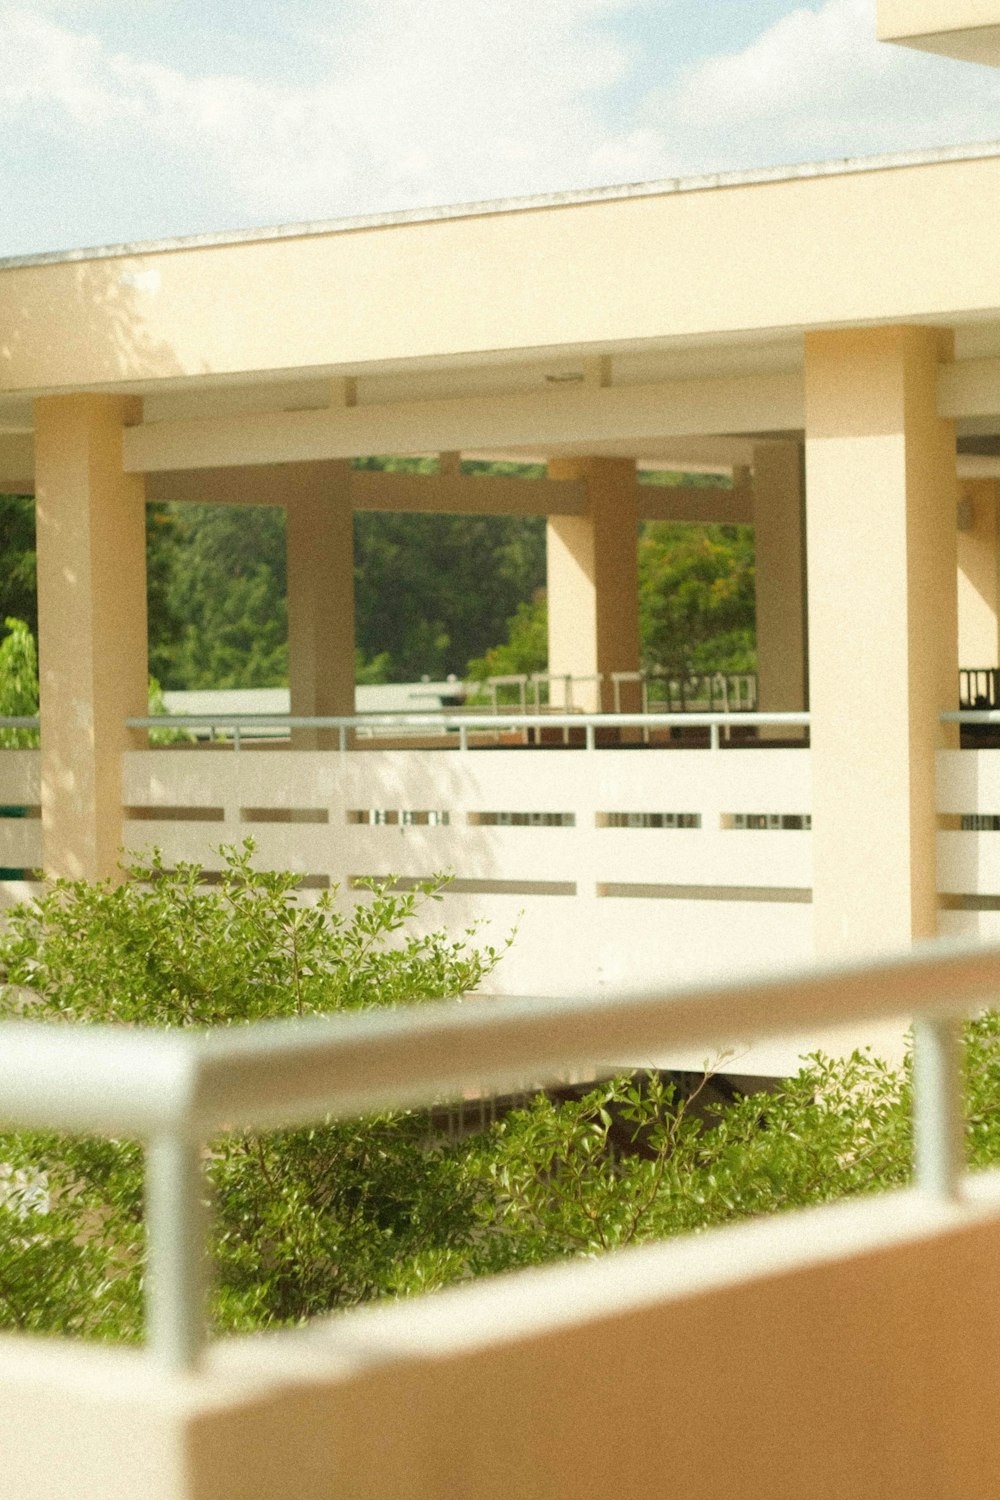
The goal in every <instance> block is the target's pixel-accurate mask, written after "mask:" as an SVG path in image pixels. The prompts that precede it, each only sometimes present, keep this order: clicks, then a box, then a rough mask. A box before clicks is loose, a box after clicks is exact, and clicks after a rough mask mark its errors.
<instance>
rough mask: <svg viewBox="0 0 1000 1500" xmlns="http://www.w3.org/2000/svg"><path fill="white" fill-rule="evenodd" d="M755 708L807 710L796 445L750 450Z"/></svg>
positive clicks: (800, 499) (801, 499)
mask: <svg viewBox="0 0 1000 1500" xmlns="http://www.w3.org/2000/svg"><path fill="white" fill-rule="evenodd" d="M753 497H754V504H753V527H754V557H755V571H756V593H757V679H758V706H759V707H760V709H761V711H762V712H766V713H779V712H782V711H784V710H788V709H797V708H805V707H806V706H807V665H806V579H805V496H804V493H803V455H802V448H801V445H800V444H799V443H759V444H757V446H756V447H755V448H754V472H753Z"/></svg>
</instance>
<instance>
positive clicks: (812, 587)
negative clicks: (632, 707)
mask: <svg viewBox="0 0 1000 1500" xmlns="http://www.w3.org/2000/svg"><path fill="white" fill-rule="evenodd" d="M950 356H951V340H950V337H949V336H948V335H946V334H944V333H942V332H940V331H939V330H936V329H931V328H907V327H901V328H876V329H865V330H854V331H844V332H830V333H816V334H807V336H806V505H807V516H808V537H807V551H808V567H809V655H810V665H809V682H810V701H811V705H812V723H813V730H812V746H813V748H812V773H813V774H812V779H813V850H814V864H815V872H814V879H813V892H814V903H815V906H814V910H815V930H816V943H817V949H818V951H819V952H820V953H822V954H830V953H838V952H850V953H874V952H877V951H879V950H884V949H891V948H899V947H903V946H905V945H906V944H908V943H909V942H910V941H911V940H912V939H914V938H925V937H930V936H931V935H932V934H933V933H934V932H935V930H936V922H937V884H936V874H935V832H936V816H935V795H934V762H935V752H936V750H937V749H938V748H939V747H945V746H948V745H950V744H954V743H955V742H956V739H955V735H954V733H953V732H952V731H951V730H946V729H945V728H944V727H943V726H942V725H941V723H940V721H939V717H938V716H939V714H940V712H941V711H942V710H943V709H947V708H952V707H954V704H955V701H956V674H957V668H958V659H957V639H958V631H957V606H956V594H957V589H956V568H957V557H956V542H955V504H956V499H957V480H956V475H955V433H954V427H953V424H952V423H950V422H947V421H942V420H941V419H940V418H939V417H938V415H937V407H936V396H935V377H936V372H937V368H938V364H939V362H940V361H942V360H947V359H948V358H950Z"/></svg>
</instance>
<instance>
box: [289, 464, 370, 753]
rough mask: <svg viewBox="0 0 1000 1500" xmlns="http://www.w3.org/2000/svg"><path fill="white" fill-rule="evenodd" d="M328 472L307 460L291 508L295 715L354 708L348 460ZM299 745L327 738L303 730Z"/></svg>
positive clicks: (291, 667) (326, 467)
mask: <svg viewBox="0 0 1000 1500" xmlns="http://www.w3.org/2000/svg"><path fill="white" fill-rule="evenodd" d="M330 469H331V466H330V465H329V464H325V465H324V466H323V471H324V472H323V477H322V478H320V477H318V476H317V475H315V474H313V473H311V472H310V471H309V469H308V468H307V467H306V466H303V471H302V477H301V488H300V491H299V493H298V494H296V495H295V496H294V498H293V499H290V500H289V501H288V504H287V510H286V518H287V521H286V524H287V533H286V536H287V549H288V684H289V694H290V699H291V711H292V713H293V714H303V715H307V716H317V717H323V716H326V715H329V716H331V717H339V716H341V715H346V714H353V712H354V518H353V515H352V512H351V497H350V472H351V466H350V464H349V463H348V462H346V461H345V462H344V463H343V464H339V465H338V466H337V473H336V476H335V478H334V479H333V481H332V482H331V479H330ZM293 741H294V743H295V744H296V745H297V746H298V747H299V748H309V747H310V746H312V747H315V746H317V745H318V744H319V743H320V742H319V740H318V739H317V737H316V735H315V734H314V733H313V732H312V731H310V730H302V731H296V733H295V734H294V736H293Z"/></svg>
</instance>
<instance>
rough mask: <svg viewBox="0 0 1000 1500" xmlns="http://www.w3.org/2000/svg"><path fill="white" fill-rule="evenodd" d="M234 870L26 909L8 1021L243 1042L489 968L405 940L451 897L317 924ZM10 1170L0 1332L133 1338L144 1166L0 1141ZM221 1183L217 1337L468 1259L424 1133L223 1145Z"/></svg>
mask: <svg viewBox="0 0 1000 1500" xmlns="http://www.w3.org/2000/svg"><path fill="white" fill-rule="evenodd" d="M224 852H225V855H226V859H225V868H224V871H223V874H222V877H221V880H220V883H219V885H218V886H216V887H208V886H206V885H204V884H203V883H202V882H201V880H200V872H199V870H198V869H197V868H196V867H194V866H188V865H182V866H180V867H178V868H176V869H172V870H170V869H167V868H165V866H164V864H163V862H162V860H161V859H160V858H159V856H158V855H154V856H152V857H151V858H150V859H149V861H148V862H146V861H139V862H137V863H136V864H135V865H134V866H133V867H132V868H131V870H130V871H129V876H130V878H129V879H128V880H127V881H126V882H125V883H123V884H120V885H112V884H111V883H107V882H98V883H89V882H86V881H77V882H68V881H58V882H55V883H54V884H52V885H51V887H50V888H49V889H48V891H47V893H46V894H44V895H43V897H42V898H41V899H40V901H39V902H38V903H37V904H31V905H24V906H22V907H19V908H18V909H17V910H16V911H15V912H14V913H13V915H12V916H11V919H10V927H9V931H8V932H7V933H5V934H4V936H3V938H2V939H0V971H2V975H3V980H4V985H3V989H2V991H0V1014H2V1015H6V1016H8V1017H9V1016H12V1015H21V1014H25V1013H27V1014H30V1016H31V1018H32V1019H35V1020H38V1019H42V1020H47V1021H51V1022H56V1023H58V1022H67V1021H73V1022H105V1023H108V1022H110V1023H114V1024H121V1025H137V1024H143V1025H147V1026H154V1027H178V1026H180V1027H189V1026H195V1027H204V1026H234V1025H246V1024H248V1023H250V1022H253V1021H257V1020H261V1019H264V1018H266V1017H302V1016H307V1015H314V1014H319V1013H328V1012H331V1011H343V1010H357V1009H363V1008H366V1007H369V1006H373V1005H382V1006H384V1005H402V1004H410V1003H413V1002H416V1001H420V1000H427V999H432V998H435V999H439V998H445V997H453V996H460V995H462V994H464V993H465V992H466V991H468V990H470V989H475V988H476V987H477V985H478V984H480V983H481V981H482V979H483V978H484V977H485V975H486V974H488V973H489V971H490V970H491V969H492V967H493V965H494V964H495V962H496V961H497V957H498V954H497V952H496V950H494V949H493V948H490V947H488V946H483V945H476V944H474V943H473V942H472V941H471V935H470V934H468V933H466V934H462V935H460V936H459V937H457V938H450V937H447V936H445V935H444V934H443V933H442V932H433V933H430V934H417V933H414V932H413V931H412V930H410V929H411V928H412V919H413V917H414V915H415V914H416V912H417V910H418V909H419V907H420V906H421V905H422V904H423V903H425V902H426V901H428V900H431V899H433V898H434V897H435V896H436V894H437V891H438V889H439V885H438V884H435V883H430V882H429V883H427V884H424V885H422V886H421V887H420V888H419V889H418V890H416V891H408V892H403V893H400V892H395V891H392V890H390V889H389V888H388V886H387V885H385V884H378V883H376V882H370V883H368V885H367V886H366V891H367V896H366V898H365V899H363V900H361V901H360V902H359V903H358V904H356V905H351V906H350V907H348V908H347V909H346V910H345V909H343V908H342V906H341V905H338V903H337V902H336V901H335V900H334V898H333V897H331V896H330V895H328V894H325V895H323V896H322V897H321V898H320V899H319V901H317V902H316V903H315V904H314V905H311V906H310V905H304V904H302V903H301V902H300V901H299V900H297V899H296V895H295V891H296V886H297V884H298V881H297V877H295V876H294V875H289V874H280V873H273V872H264V871H260V870H256V869H254V868H253V865H252V862H251V854H252V845H251V844H250V843H249V842H248V843H246V844H245V845H243V846H242V848H239V849H236V848H231V849H228V850H226V851H224ZM29 990H30V999H26V996H27V994H28V991H29ZM0 1162H3V1163H5V1164H6V1170H7V1176H8V1180H7V1185H6V1195H5V1196H3V1195H0V1323H3V1324H5V1325H6V1326H8V1327H10V1326H14V1327H21V1328H48V1329H59V1330H62V1331H72V1332H89V1333H93V1334H97V1335H111V1334H114V1335H116V1336H119V1337H121V1336H125V1337H134V1336H136V1335H137V1333H138V1330H139V1326H140V1319H141V1283H142V1263H143V1246H142V1223H143V1204H142V1163H141V1157H140V1151H139V1148H138V1147H137V1146H136V1145H135V1144H134V1143H132V1142H128V1141H104V1140H94V1139H91V1138H89V1137H84V1138H72V1137H65V1136H59V1135H55V1134H52V1133H46V1132H24V1133H13V1134H8V1135H7V1136H5V1137H0ZM207 1171H208V1176H209V1179H210V1183H211V1187H212V1192H213V1197H214V1200H215V1207H216V1218H215V1223H216V1234H215V1245H214V1249H215V1254H216V1258H217V1265H218V1271H219V1274H218V1280H217V1286H216V1308H215V1313H216V1319H217V1322H218V1323H219V1324H220V1326H223V1327H229V1328H241V1327H251V1326H258V1325H261V1324H271V1323H282V1322H287V1321H289V1320H296V1319H299V1318H302V1317H304V1316H307V1315H309V1314H311V1313H315V1312H319V1311H325V1310H329V1309H332V1308H336V1307H339V1306H344V1305H347V1304H349V1303H352V1302H356V1301H359V1300H362V1299H364V1298H368V1297H372V1296H376V1295H379V1294H384V1293H386V1292H392V1291H393V1290H395V1289H397V1287H398V1286H400V1285H401V1284H402V1282H403V1281H404V1280H405V1278H406V1277H407V1276H408V1275H410V1274H411V1273H412V1272H413V1267H414V1265H415V1264H417V1263H419V1261H420V1258H421V1256H423V1255H425V1254H427V1253H428V1252H430V1253H433V1252H434V1251H435V1250H436V1249H437V1247H439V1246H440V1245H444V1244H446V1245H449V1246H454V1247H458V1246H459V1245H461V1244H463V1243H465V1242H467V1241H468V1240H470V1239H471V1236H472V1233H473V1231H474V1228H475V1218H474V1214H473V1204H472V1191H471V1185H470V1183H469V1181H468V1177H467V1174H463V1172H462V1170H461V1164H460V1158H459V1154H458V1152H457V1151H456V1150H455V1149H454V1148H451V1147H449V1146H448V1145H447V1143H437V1142H435V1141H434V1140H433V1139H432V1138H431V1137H430V1136H429V1132H428V1124H427V1120H426V1118H424V1117H421V1116H419V1115H414V1114H385V1115H381V1116H379V1117H378V1118H376V1119H372V1120H368V1121H365V1122H363V1123H362V1124H357V1125H356V1124H355V1123H353V1122H346V1123H345V1122H337V1121H326V1122H325V1123H324V1122H318V1123H317V1124H316V1125H315V1126H314V1127H311V1128H309V1129H306V1130H292V1131H283V1132H277V1133H275V1132H272V1133H269V1134H259V1133H255V1132H244V1133H240V1134H234V1135H229V1136H227V1137H225V1138H224V1139H222V1140H220V1141H217V1142H214V1143H213V1144H212V1147H211V1150H210V1151H209V1153H208V1156H207ZM43 1245H44V1252H43V1248H42V1247H43Z"/></svg>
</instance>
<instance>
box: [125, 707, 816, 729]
mask: <svg viewBox="0 0 1000 1500" xmlns="http://www.w3.org/2000/svg"><path fill="white" fill-rule="evenodd" d="M125 722H126V725H127V727H128V728H129V729H163V728H170V729H226V728H240V729H244V728H252V729H365V728H377V729H383V728H392V727H393V725H395V724H399V725H400V726H405V727H406V728H407V729H413V728H424V727H426V728H438V727H443V728H454V729H462V728H465V729H481V728H485V729H486V730H493V729H496V728H502V727H504V726H510V727H512V728H517V729H534V728H541V729H561V728H567V729H585V728H587V727H588V726H593V727H594V728H596V729H620V728H623V727H624V728H635V727H642V726H648V727H650V728H655V727H656V726H661V727H663V728H678V729H691V728H707V727H709V726H711V725H712V724H718V725H719V726H720V727H726V726H729V727H732V728H740V727H742V728H746V727H748V726H749V727H753V726H754V725H757V724H760V725H765V726H766V725H788V726H790V727H791V726H795V727H799V728H808V726H809V723H810V715H809V714H808V713H792V712H787V713H740V712H732V713H722V712H719V713H708V712H706V713H689V714H688V713H646V714H642V713H634V714H633V713H621V714H619V713H599V714H585V713H548V712H539V713H536V712H529V713H523V712H521V711H520V710H518V709H511V710H507V709H503V710H501V711H500V712H498V713H494V712H493V711H492V709H491V710H490V711H489V712H488V713H486V714H480V713H467V712H462V713H447V712H442V713H440V714H433V713H427V712H424V711H421V710H419V709H417V710H404V711H403V712H401V713H385V714H344V715H338V716H333V715H323V716H314V717H307V716H305V715H302V714H166V715H157V716H149V717H146V718H133V719H126V721H125Z"/></svg>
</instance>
